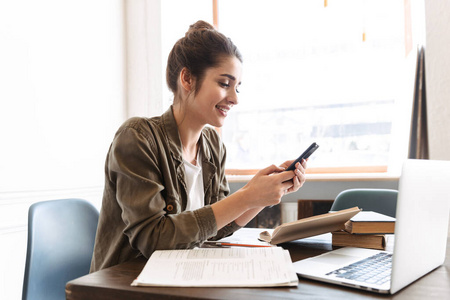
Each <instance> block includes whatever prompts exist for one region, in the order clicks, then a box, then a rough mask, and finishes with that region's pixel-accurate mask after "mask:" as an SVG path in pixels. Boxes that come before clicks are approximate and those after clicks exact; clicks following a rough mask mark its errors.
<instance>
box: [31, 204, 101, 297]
mask: <svg viewBox="0 0 450 300" xmlns="http://www.w3.org/2000/svg"><path fill="white" fill-rule="evenodd" d="M98 216H99V213H98V210H97V209H96V208H95V207H94V206H93V205H92V204H90V203H89V202H87V201H85V200H82V199H62V200H52V201H44V202H38V203H35V204H33V205H31V206H30V208H29V211H28V245H27V256H26V263H25V276H24V282H23V291H22V299H23V300H31V299H46V300H51V299H60V300H62V299H66V296H65V286H66V283H67V282H68V281H70V280H72V279H75V278H77V277H80V276H83V275H86V274H88V273H89V269H90V263H91V258H92V253H93V249H94V241H95V234H96V231H97V223H98Z"/></svg>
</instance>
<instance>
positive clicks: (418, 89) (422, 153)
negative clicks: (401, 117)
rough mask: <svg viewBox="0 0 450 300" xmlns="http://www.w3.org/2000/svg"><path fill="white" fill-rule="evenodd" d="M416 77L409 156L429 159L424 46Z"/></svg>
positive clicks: (420, 54) (419, 58)
mask: <svg viewBox="0 0 450 300" xmlns="http://www.w3.org/2000/svg"><path fill="white" fill-rule="evenodd" d="M415 78H416V79H415V84H414V103H413V110H412V117H411V131H410V137H409V153H408V158H416V159H429V158H430V156H429V148H428V125H427V94H426V89H425V87H426V84H425V49H424V47H423V46H422V47H420V48H419V49H418V54H417V66H416V77H415Z"/></svg>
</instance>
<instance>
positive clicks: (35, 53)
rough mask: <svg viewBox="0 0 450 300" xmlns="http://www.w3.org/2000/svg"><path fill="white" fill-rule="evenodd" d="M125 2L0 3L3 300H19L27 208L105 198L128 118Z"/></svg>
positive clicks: (0, 278) (0, 256)
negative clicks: (113, 145)
mask: <svg viewBox="0 0 450 300" xmlns="http://www.w3.org/2000/svg"><path fill="white" fill-rule="evenodd" d="M122 2H123V1H121V0H114V1H111V0H95V1H92V0H65V1H59V0H39V1H34V0H24V1H0V137H1V141H2V142H1V147H0V245H1V247H0V299H20V298H21V294H22V281H23V271H24V265H25V251H26V238H27V234H26V225H27V211H28V207H29V206H30V205H31V204H32V203H33V202H36V201H42V200H50V199H57V198H66V197H79V198H85V199H87V200H90V201H91V202H93V203H94V204H95V205H97V207H98V206H99V204H100V201H101V194H102V186H103V165H104V160H105V155H106V152H107V149H108V146H109V144H110V142H111V140H112V137H113V134H114V132H115V130H116V129H117V127H118V126H119V124H120V123H121V122H122V121H123V118H124V103H125V101H124V98H125V97H124V86H125V84H124V82H125V79H124V43H123V36H124V30H123V13H124V12H123V3H122Z"/></svg>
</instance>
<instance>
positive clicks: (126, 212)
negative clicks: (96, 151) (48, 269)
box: [91, 21, 306, 271]
mask: <svg viewBox="0 0 450 300" xmlns="http://www.w3.org/2000/svg"><path fill="white" fill-rule="evenodd" d="M166 75H167V84H168V86H169V88H170V89H171V90H172V92H173V94H174V101H173V105H172V106H171V107H170V108H169V109H168V110H167V111H166V112H165V113H164V114H163V115H161V116H159V117H154V118H131V119H129V120H128V121H126V122H125V123H124V124H123V125H122V126H121V127H120V128H119V130H118V131H117V133H116V135H115V137H114V140H113V142H112V144H111V147H110V149H109V152H108V155H107V159H106V165H105V190H104V194H103V203H102V209H101V212H100V219H99V225H98V231H97V236H96V242H95V248H94V255H93V259H92V265H91V271H96V270H100V269H103V268H106V267H109V266H112V265H115V264H119V263H121V262H124V261H127V260H129V259H132V258H134V257H137V256H140V255H144V256H145V257H147V258H148V257H150V255H151V254H152V253H153V251H155V250H158V249H186V248H193V247H196V246H200V245H201V244H202V243H203V242H204V241H205V240H208V239H220V238H222V237H225V236H227V235H230V234H231V233H233V232H234V231H236V230H237V229H239V228H241V227H242V226H244V225H245V224H247V223H248V222H249V221H250V220H251V219H253V218H254V217H255V216H256V215H257V214H258V213H259V212H260V211H261V210H262V209H263V208H264V207H266V206H269V205H275V204H278V203H279V202H280V199H281V197H282V196H283V195H284V194H286V193H290V192H294V191H296V190H298V189H299V188H300V187H301V186H302V185H303V183H304V182H305V174H304V173H305V168H306V162H305V161H303V162H302V164H300V163H298V164H297V165H296V169H295V171H286V172H283V170H284V169H285V168H286V167H287V166H288V165H289V164H290V163H291V162H292V161H287V162H285V163H284V164H282V165H281V166H280V167H277V166H274V165H272V166H269V167H267V168H265V169H263V170H260V171H259V172H258V173H257V174H256V175H255V176H254V177H253V178H252V179H251V180H250V181H249V182H248V184H246V185H245V186H244V187H243V188H242V189H240V190H238V191H236V192H235V193H233V194H232V195H229V188H228V183H227V180H226V178H225V156H226V150H225V147H224V145H223V144H222V142H221V140H220V137H219V135H218V134H217V133H216V131H215V130H214V129H213V128H211V127H207V126H205V125H211V126H214V127H221V126H222V125H223V123H224V120H225V118H226V116H227V114H228V112H229V110H230V109H231V108H232V107H233V106H234V105H237V104H238V95H237V94H238V88H239V85H240V83H241V76H242V57H241V54H240V53H239V51H238V49H237V48H236V46H235V45H234V44H233V43H232V42H231V40H230V39H228V38H226V37H225V36H224V35H223V34H221V33H219V32H218V31H216V30H215V29H214V28H213V27H212V26H211V25H210V24H208V23H206V22H203V21H198V22H197V23H195V24H194V25H191V26H190V29H189V30H188V32H187V33H186V35H185V37H184V38H181V39H180V40H179V41H178V42H177V43H176V44H175V45H174V47H173V49H172V51H171V53H170V54H169V58H168V63H167V74H166ZM219 200H220V201H219Z"/></svg>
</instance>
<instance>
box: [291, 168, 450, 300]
mask: <svg viewBox="0 0 450 300" xmlns="http://www.w3.org/2000/svg"><path fill="white" fill-rule="evenodd" d="M449 212H450V161H431V160H406V161H405V163H404V164H403V168H402V174H401V176H400V182H399V194H398V200H397V212H396V219H397V220H396V223H395V243H394V248H393V253H389V252H386V251H379V250H372V249H363V248H352V247H344V248H340V249H336V250H333V251H330V252H328V253H325V254H322V255H319V256H315V257H312V258H308V259H304V260H301V261H298V262H295V263H294V268H295V271H296V272H297V274H298V275H299V276H303V277H307V278H311V279H315V280H320V281H325V282H329V283H334V284H339V285H344V286H349V287H353V288H358V289H363V290H369V291H373V292H377V293H384V294H389V293H390V294H394V293H396V292H398V291H399V290H401V289H402V288H404V287H405V286H407V285H409V284H410V283H412V282H413V281H415V280H417V279H418V278H420V277H422V276H423V275H425V274H427V273H429V272H430V271H432V270H434V269H435V268H437V267H439V266H440V265H442V264H443V263H444V260H445V251H446V244H447V234H448V232H447V231H448V227H449V223H448V222H449ZM372 256H374V259H375V260H376V261H377V262H376V263H377V265H374V263H373V262H372V260H373V258H371V259H368V257H372ZM383 265H384V266H383ZM367 267H368V268H371V269H375V270H377V271H378V274H376V275H375V276H374V277H371V276H370V274H369V273H370V272H369V271H368V270H367V269H366V268H367ZM360 275H361V276H362V277H363V278H362V279H361V278H360V277H361V276H360ZM364 275H365V276H364Z"/></svg>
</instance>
